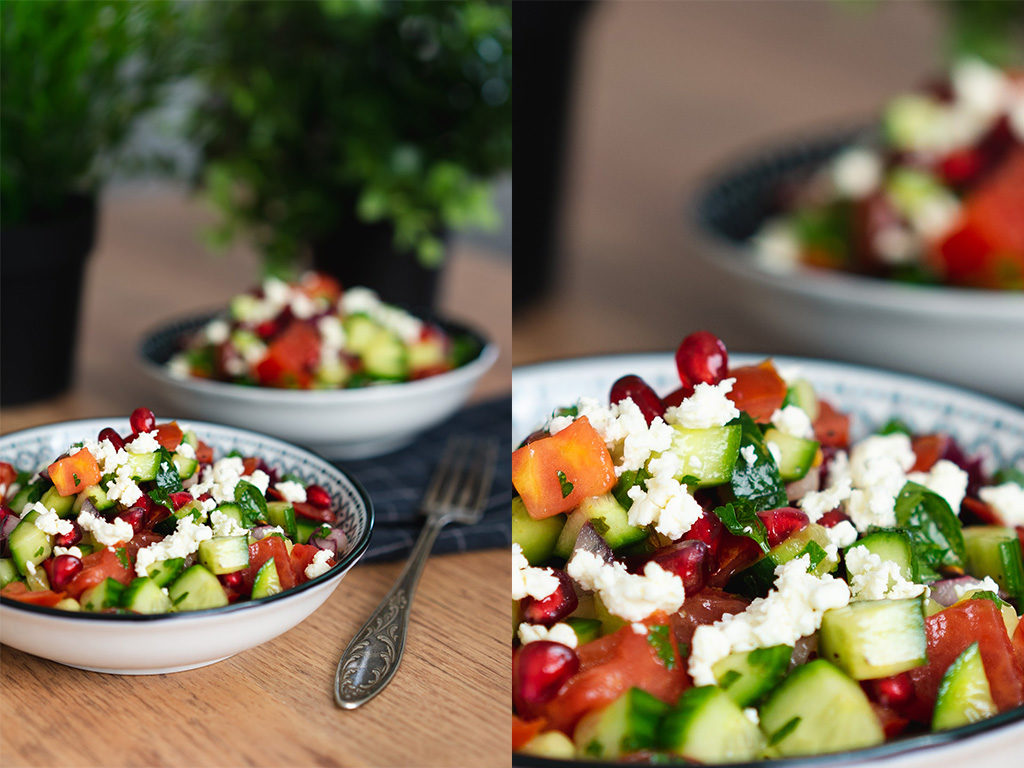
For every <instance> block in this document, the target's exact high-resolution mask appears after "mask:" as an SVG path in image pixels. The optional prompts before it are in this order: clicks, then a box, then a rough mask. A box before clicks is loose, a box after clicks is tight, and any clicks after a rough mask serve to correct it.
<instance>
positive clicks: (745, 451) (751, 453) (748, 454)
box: [740, 445, 757, 467]
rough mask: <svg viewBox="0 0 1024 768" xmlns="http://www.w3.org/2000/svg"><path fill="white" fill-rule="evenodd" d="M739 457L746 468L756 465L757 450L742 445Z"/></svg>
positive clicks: (750, 446)
mask: <svg viewBox="0 0 1024 768" xmlns="http://www.w3.org/2000/svg"><path fill="white" fill-rule="evenodd" d="M740 456H742V457H743V461H745V462H746V463H747V466H748V467H752V466H754V464H756V463H757V449H756V448H754V446H752V445H744V446H743V447H742V448H740Z"/></svg>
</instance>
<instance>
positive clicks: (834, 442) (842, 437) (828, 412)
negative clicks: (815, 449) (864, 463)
mask: <svg viewBox="0 0 1024 768" xmlns="http://www.w3.org/2000/svg"><path fill="white" fill-rule="evenodd" d="M814 439H815V440H817V441H818V442H819V443H821V446H822V447H823V448H846V447H847V446H848V445H849V444H850V417H849V416H847V415H846V414H845V413H840V412H839V411H837V410H836V409H835V408H833V407H832V405H831V404H830V403H829V402H827V401H825V400H819V401H818V418H817V419H815V421H814Z"/></svg>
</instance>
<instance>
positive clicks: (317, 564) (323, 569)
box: [303, 549, 334, 579]
mask: <svg viewBox="0 0 1024 768" xmlns="http://www.w3.org/2000/svg"><path fill="white" fill-rule="evenodd" d="M332 557H334V553H333V552H331V551H330V550H329V549H321V550H320V551H319V552H317V553H316V554H315V555H313V562H311V563H310V564H309V565H307V566H306V570H305V571H303V573H305V574H306V578H307V579H315V578H316V577H317V576H322V575H323V574H325V573H327V572H328V571H329V570H331V566H330V564H329V563H328V562H327V561H328V560H330V559H331V558H332Z"/></svg>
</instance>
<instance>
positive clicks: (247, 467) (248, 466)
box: [242, 456, 260, 475]
mask: <svg viewBox="0 0 1024 768" xmlns="http://www.w3.org/2000/svg"><path fill="white" fill-rule="evenodd" d="M259 466H260V460H259V459H257V458H255V457H252V456H249V457H247V458H244V459H242V474H243V475H251V474H252V473H253V472H255V471H256V470H257V469H258V468H259Z"/></svg>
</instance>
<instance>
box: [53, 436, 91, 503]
mask: <svg viewBox="0 0 1024 768" xmlns="http://www.w3.org/2000/svg"><path fill="white" fill-rule="evenodd" d="M46 471H47V473H48V474H49V475H50V479H51V480H52V481H53V485H54V487H55V488H56V489H57V493H59V494H60V495H61V496H73V495H75V494H76V493H78V492H79V491H81V490H83V489H85V488H88V487H89V486H90V485H96V483H98V482H99V481H100V477H101V475H100V465H99V464H97V463H96V457H95V456H93V455H92V454H91V453H89V451H87V450H86V449H85V448H83V449H82V450H80V451H79V452H78V453H75V454H72V455H71V456H65V457H64V458H63V459H57V461H55V462H53V464H51V465H50V466H49V468H48V469H47V470H46Z"/></svg>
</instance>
